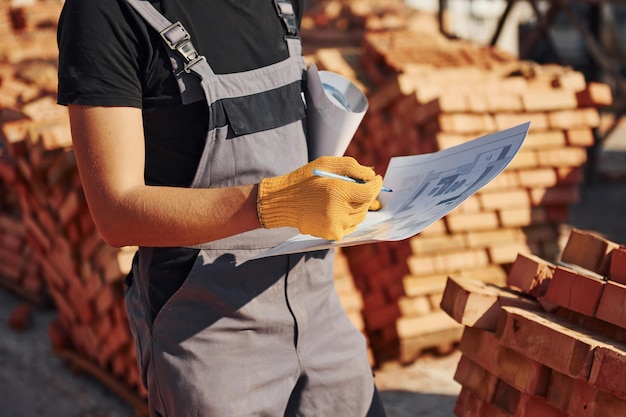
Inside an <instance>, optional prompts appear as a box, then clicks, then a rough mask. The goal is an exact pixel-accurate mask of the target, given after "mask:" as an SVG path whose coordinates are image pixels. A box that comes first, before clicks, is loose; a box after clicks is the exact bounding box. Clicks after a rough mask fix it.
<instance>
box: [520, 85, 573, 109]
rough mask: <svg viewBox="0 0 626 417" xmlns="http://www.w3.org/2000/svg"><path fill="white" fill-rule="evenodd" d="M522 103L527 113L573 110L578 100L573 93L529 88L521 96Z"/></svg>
mask: <svg viewBox="0 0 626 417" xmlns="http://www.w3.org/2000/svg"><path fill="white" fill-rule="evenodd" d="M522 103H523V104H524V108H525V109H526V111H528V112H537V111H550V110H563V109H575V108H576V107H578V100H577V99H576V94H575V93H574V92H573V91H569V90H561V89H552V90H550V89H545V88H531V89H529V90H527V91H526V92H524V93H523V94H522Z"/></svg>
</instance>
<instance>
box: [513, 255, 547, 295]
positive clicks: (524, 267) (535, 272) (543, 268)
mask: <svg viewBox="0 0 626 417" xmlns="http://www.w3.org/2000/svg"><path fill="white" fill-rule="evenodd" d="M554 269H555V265H554V264H553V263H551V262H548V261H546V260H544V259H542V258H540V257H539V256H536V255H533V254H528V253H519V254H518V255H517V258H516V259H515V261H514V262H513V265H512V266H511V270H510V272H509V274H508V277H507V285H509V286H510V287H512V288H515V289H517V290H519V291H522V292H524V293H527V294H530V295H533V296H535V297H540V296H544V295H545V293H546V291H547V290H548V286H549V284H550V280H551V279H552V276H553V275H554Z"/></svg>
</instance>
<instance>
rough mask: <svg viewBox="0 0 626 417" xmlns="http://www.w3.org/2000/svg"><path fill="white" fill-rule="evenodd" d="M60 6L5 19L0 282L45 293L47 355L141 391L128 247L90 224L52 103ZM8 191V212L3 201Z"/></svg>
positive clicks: (0, 74) (17, 11) (65, 127)
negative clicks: (129, 303) (128, 295)
mask: <svg viewBox="0 0 626 417" xmlns="http://www.w3.org/2000/svg"><path fill="white" fill-rule="evenodd" d="M61 4H62V3H61V2H37V3H32V4H30V5H22V6H15V7H12V8H10V13H9V14H8V15H5V17H6V16H9V17H11V19H10V20H9V24H8V26H10V27H11V28H12V30H11V33H10V36H6V37H4V38H3V39H7V40H8V41H7V42H6V43H5V42H3V43H2V46H0V55H1V56H2V60H1V61H0V104H1V107H0V109H1V113H0V138H1V142H2V144H3V145H2V148H0V149H1V150H2V153H0V156H2V159H1V160H0V168H1V169H0V185H1V186H2V188H3V189H7V190H10V191H11V192H10V193H7V194H3V195H2V197H3V201H2V202H3V204H0V207H1V208H2V212H1V213H0V238H1V242H2V248H0V259H1V260H3V267H2V269H0V271H1V273H2V275H3V281H0V282H4V281H7V280H13V281H15V276H16V275H17V276H18V282H15V284H16V286H20V287H21V290H23V291H27V290H31V289H32V288H34V289H36V290H41V289H45V292H46V294H48V295H49V297H50V298H51V299H52V301H53V303H54V306H55V308H56V309H57V311H58V317H57V319H56V320H55V321H54V322H52V323H51V324H50V327H49V336H50V338H51V342H52V345H53V347H54V349H55V351H56V352H57V353H59V354H61V355H63V356H64V357H65V358H68V360H70V361H73V362H74V363H75V364H89V365H90V366H92V368H90V369H94V370H97V371H98V375H99V376H102V375H105V376H107V378H108V380H107V383H108V384H110V385H116V386H118V387H122V388H124V387H127V389H128V391H129V392H131V391H134V395H137V396H138V397H141V396H143V395H144V394H145V392H144V391H143V388H142V387H141V386H140V377H139V371H138V367H137V362H136V357H135V352H134V344H133V342H132V340H131V337H130V330H129V328H128V323H127V319H126V313H125V309H124V304H123V299H122V291H123V284H122V281H123V278H124V276H125V275H126V274H127V273H128V271H129V270H130V263H131V259H132V256H133V255H134V253H135V251H136V248H132V247H129V248H122V249H114V248H111V247H109V246H108V245H106V244H105V242H104V241H103V240H102V238H101V236H100V234H99V233H98V231H97V230H96V228H95V226H94V223H93V220H92V218H91V216H90V213H89V211H88V207H87V204H86V202H85V198H84V195H83V192H82V188H81V184H80V179H79V176H78V171H77V167H76V162H75V160H74V154H73V152H72V149H71V137H70V129H69V122H68V114H67V109H66V108H64V107H61V106H58V105H57V104H56V72H57V68H56V54H57V49H56V24H55V22H56V20H57V19H58V14H59V12H60V10H61ZM6 26H7V25H5V24H2V25H0V27H6ZM9 196H12V197H11V201H13V202H14V203H15V204H13V205H12V206H11V207H10V208H11V211H8V208H9V206H8V205H7V204H4V200H5V199H8V198H9ZM24 242H27V244H26V243H24ZM17 253H19V254H20V255H21V256H23V257H21V256H15V255H16V254H17ZM5 260H8V262H6V263H5V262H4V261H5ZM37 279H39V281H37ZM83 368H84V366H83Z"/></svg>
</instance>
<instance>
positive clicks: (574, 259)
mask: <svg viewBox="0 0 626 417" xmlns="http://www.w3.org/2000/svg"><path fill="white" fill-rule="evenodd" d="M618 247H619V244H617V243H615V242H611V241H610V240H608V239H605V238H603V237H602V236H600V235H598V234H597V233H593V232H588V231H584V230H580V229H572V231H571V232H570V234H569V237H568V239H567V243H566V244H565V247H564V248H563V253H562V254H561V261H562V262H566V263H569V264H574V265H578V266H580V267H581V268H585V269H588V270H590V271H593V272H595V273H597V274H600V275H607V274H608V272H609V265H610V258H611V257H610V254H611V252H612V251H613V249H617V248H618Z"/></svg>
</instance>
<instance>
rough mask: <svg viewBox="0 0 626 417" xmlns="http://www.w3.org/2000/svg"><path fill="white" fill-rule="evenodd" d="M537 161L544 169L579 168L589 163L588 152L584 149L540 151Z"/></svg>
mask: <svg viewBox="0 0 626 417" xmlns="http://www.w3.org/2000/svg"><path fill="white" fill-rule="evenodd" d="M537 161H538V162H539V166H542V167H578V166H581V165H583V164H584V163H585V162H587V151H586V150H585V149H582V148H559V149H540V150H538V151H537Z"/></svg>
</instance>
